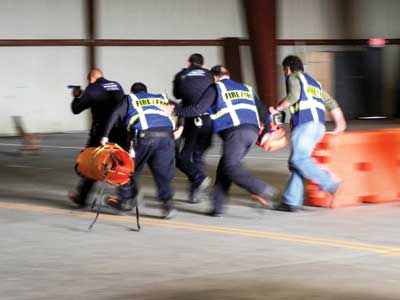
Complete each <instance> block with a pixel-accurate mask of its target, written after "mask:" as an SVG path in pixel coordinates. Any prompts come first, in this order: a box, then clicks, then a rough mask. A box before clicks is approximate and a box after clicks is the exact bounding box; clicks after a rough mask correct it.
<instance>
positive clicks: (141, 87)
mask: <svg viewBox="0 0 400 300" xmlns="http://www.w3.org/2000/svg"><path fill="white" fill-rule="evenodd" d="M140 92H145V93H147V86H146V85H145V84H144V83H142V82H135V83H134V84H132V86H131V93H133V94H136V93H140Z"/></svg>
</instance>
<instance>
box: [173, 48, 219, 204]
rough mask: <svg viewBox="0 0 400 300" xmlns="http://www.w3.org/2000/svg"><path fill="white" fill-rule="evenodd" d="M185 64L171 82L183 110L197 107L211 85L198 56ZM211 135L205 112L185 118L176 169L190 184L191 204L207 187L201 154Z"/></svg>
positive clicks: (192, 56) (208, 72) (193, 55)
mask: <svg viewBox="0 0 400 300" xmlns="http://www.w3.org/2000/svg"><path fill="white" fill-rule="evenodd" d="M188 62H189V67H188V68H185V69H183V70H182V71H180V72H179V73H178V74H176V76H175V79H174V82H173V94H174V97H175V98H177V99H182V103H181V105H182V107H187V106H189V105H192V104H197V103H198V101H199V100H200V97H201V95H202V94H203V93H204V91H205V90H206V89H207V88H208V87H209V86H210V84H212V83H213V77H212V75H211V73H210V71H209V70H207V69H205V68H203V64H204V59H203V56H202V55H201V54H198V53H195V54H192V55H191V56H190V57H189V61H188ZM212 135H213V129H212V121H211V119H210V116H209V114H208V113H203V114H199V115H197V116H193V117H188V118H186V119H185V127H184V130H183V134H182V137H183V140H184V141H183V142H184V143H183V147H182V149H179V151H178V152H177V155H176V166H177V167H178V169H179V170H181V171H182V172H183V173H185V174H186V176H187V177H188V179H189V181H190V182H191V186H190V196H189V202H191V203H197V202H199V200H200V197H201V194H202V193H203V192H204V191H205V190H206V189H207V188H208V186H209V184H210V178H209V177H207V175H206V168H205V163H204V159H203V155H204V152H205V151H206V150H207V149H208V148H209V147H210V146H211V141H212Z"/></svg>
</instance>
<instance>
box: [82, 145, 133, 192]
mask: <svg viewBox="0 0 400 300" xmlns="http://www.w3.org/2000/svg"><path fill="white" fill-rule="evenodd" d="M75 170H76V172H77V173H78V174H79V175H81V176H84V177H87V178H89V179H94V180H104V179H107V182H108V183H110V184H113V185H123V184H125V183H128V182H129V180H130V177H131V175H132V173H133V172H134V170H135V164H134V162H133V160H132V158H131V157H130V156H129V153H128V152H126V151H125V150H124V149H122V148H121V147H120V146H118V145H117V144H106V145H105V146H99V147H97V148H95V147H87V148H85V149H83V150H82V151H81V152H80V153H79V155H78V157H77V158H76V165H75Z"/></svg>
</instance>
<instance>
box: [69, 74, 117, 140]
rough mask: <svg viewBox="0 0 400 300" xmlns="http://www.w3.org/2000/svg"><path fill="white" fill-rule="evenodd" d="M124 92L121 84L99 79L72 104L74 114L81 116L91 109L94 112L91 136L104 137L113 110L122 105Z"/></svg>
mask: <svg viewBox="0 0 400 300" xmlns="http://www.w3.org/2000/svg"><path fill="white" fill-rule="evenodd" d="M123 99H124V91H123V89H122V87H121V86H120V84H119V83H117V82H115V81H110V80H107V79H105V78H103V77H101V78H98V79H97V80H96V81H95V82H94V83H92V84H89V85H88V86H87V88H86V89H85V91H84V92H83V93H82V94H81V95H80V96H79V97H76V98H75V99H74V100H73V101H72V103H71V109H72V112H73V113H74V114H79V113H81V112H82V111H84V110H85V109H88V108H90V111H91V112H92V126H91V130H90V135H91V136H92V137H97V138H101V137H102V136H104V130H105V125H106V122H107V120H108V118H109V116H110V114H111V113H112V112H113V110H114V109H115V108H116V107H117V106H118V105H119V104H121V103H122V101H123Z"/></svg>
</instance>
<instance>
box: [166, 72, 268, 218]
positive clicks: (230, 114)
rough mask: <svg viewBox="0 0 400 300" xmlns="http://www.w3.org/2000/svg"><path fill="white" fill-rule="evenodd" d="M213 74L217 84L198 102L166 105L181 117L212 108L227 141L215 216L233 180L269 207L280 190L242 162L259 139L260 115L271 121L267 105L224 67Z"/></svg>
mask: <svg viewBox="0 0 400 300" xmlns="http://www.w3.org/2000/svg"><path fill="white" fill-rule="evenodd" d="M211 73H212V74H213V76H214V79H215V84H213V85H211V86H210V87H209V88H207V90H206V91H205V92H204V94H203V95H202V97H201V99H200V100H199V101H198V103H197V104H194V105H190V106H187V107H183V108H181V107H174V106H173V105H166V106H163V107H162V108H163V109H164V110H165V111H166V112H167V113H170V114H172V113H175V115H176V116H178V117H179V116H181V117H190V116H196V115H199V114H202V113H204V112H206V111H208V112H209V114H210V117H211V119H212V120H213V128H214V131H216V132H217V133H218V134H219V136H220V137H221V139H222V141H223V146H222V149H223V154H222V157H221V159H220V161H219V164H218V168H217V175H216V179H215V184H214V187H213V194H212V197H213V202H214V209H213V210H212V211H211V213H210V215H211V216H221V215H222V213H223V209H224V202H225V201H226V200H227V196H228V191H229V188H230V186H231V184H232V183H235V184H237V185H238V186H240V187H242V188H244V189H245V190H247V191H249V192H250V193H251V194H252V197H253V198H254V199H256V200H257V201H259V202H260V203H262V204H263V205H265V206H268V203H267V199H269V200H271V198H273V197H275V195H276V189H275V188H274V187H272V186H270V185H268V184H266V183H265V182H263V181H262V180H260V179H259V178H257V177H255V176H253V175H251V174H250V172H249V171H248V170H246V169H245V168H244V166H243V165H242V164H241V161H242V159H243V158H244V157H245V155H246V154H247V153H248V152H249V150H250V149H251V148H252V147H253V146H254V145H255V143H256V141H257V139H258V131H259V128H260V120H259V115H260V117H261V121H263V122H264V124H268V119H269V113H268V111H267V108H266V106H265V105H264V104H263V103H261V101H260V100H259V99H258V97H257V96H256V94H255V93H254V91H253V89H252V88H251V87H250V86H247V85H244V84H241V83H239V82H235V81H233V80H231V79H230V77H229V71H228V70H227V69H226V68H225V67H224V66H215V67H213V68H212V69H211ZM267 130H268V129H267Z"/></svg>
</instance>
